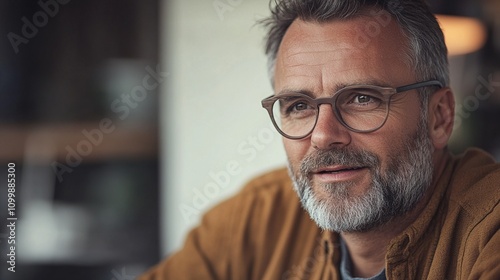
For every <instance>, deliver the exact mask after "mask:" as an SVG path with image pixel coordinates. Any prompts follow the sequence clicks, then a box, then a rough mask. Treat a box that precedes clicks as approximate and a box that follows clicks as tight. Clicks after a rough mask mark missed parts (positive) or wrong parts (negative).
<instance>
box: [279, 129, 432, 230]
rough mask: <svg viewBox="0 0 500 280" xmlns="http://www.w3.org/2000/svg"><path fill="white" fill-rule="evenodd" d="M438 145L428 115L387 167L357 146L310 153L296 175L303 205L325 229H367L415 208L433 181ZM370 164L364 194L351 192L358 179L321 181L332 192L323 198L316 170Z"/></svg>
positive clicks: (291, 172)
mask: <svg viewBox="0 0 500 280" xmlns="http://www.w3.org/2000/svg"><path fill="white" fill-rule="evenodd" d="M432 152H433V146H432V143H431V140H430V138H429V136H428V134H427V129H426V124H425V123H424V119H422V120H421V121H420V123H419V127H418V129H417V132H416V133H415V135H411V137H408V138H407V139H406V141H405V143H404V145H403V150H402V151H401V152H395V153H393V155H392V156H390V157H389V163H388V168H387V170H386V171H385V172H384V173H383V172H382V171H381V167H380V160H379V158H378V157H377V156H376V155H375V154H373V153H370V152H368V151H364V150H354V149H352V148H338V149H331V150H318V151H317V152H316V153H314V154H311V155H308V156H307V157H306V158H305V159H304V160H303V161H302V163H301V165H300V169H299V171H298V172H297V173H298V174H294V172H293V171H292V170H293V169H292V167H291V165H290V164H289V166H288V170H289V173H290V177H291V178H292V181H293V185H294V189H295V191H296V192H297V194H298V196H299V199H300V201H301V203H302V206H303V208H304V209H305V210H306V211H307V212H308V213H309V215H310V217H311V219H312V220H314V221H315V222H316V224H317V225H318V226H319V227H320V228H322V229H324V230H330V231H336V232H363V231H368V230H371V229H373V228H376V227H378V226H380V225H382V224H385V223H387V222H388V221H390V220H391V219H393V218H394V217H397V216H400V215H403V214H405V213H407V212H408V211H410V210H411V209H413V208H414V207H415V205H416V204H417V203H418V202H419V201H420V199H421V198H422V196H423V195H424V193H425V192H426V190H427V189H428V188H429V187H430V184H431V182H432V173H433V163H432ZM335 164H338V165H347V166H368V168H369V170H370V173H371V176H372V182H371V184H370V186H369V187H368V189H367V192H366V193H364V194H363V195H361V196H353V195H351V190H350V189H351V187H352V185H353V183H352V182H340V183H330V184H320V185H318V186H316V187H318V188H323V189H324V190H326V191H327V192H328V197H326V198H319V197H318V196H317V195H316V194H315V193H314V190H313V188H312V180H311V178H310V177H309V176H310V174H311V171H312V170H314V169H316V168H320V167H325V166H331V165H335Z"/></svg>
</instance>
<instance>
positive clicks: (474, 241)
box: [448, 149, 500, 279]
mask: <svg viewBox="0 0 500 280" xmlns="http://www.w3.org/2000/svg"><path fill="white" fill-rule="evenodd" d="M499 201H500V164H499V163H496V162H495V160H494V159H493V158H492V157H491V156H490V155H488V154H487V153H485V152H483V151H481V150H478V149H470V150H468V151H467V152H466V153H464V154H463V155H462V156H460V157H459V158H458V159H457V161H456V166H455V172H454V175H453V178H452V179H451V194H450V201H449V205H448V207H449V209H448V219H449V220H450V219H451V220H452V221H453V224H454V226H453V229H452V231H453V232H454V234H455V237H458V235H460V236H461V238H460V239H461V241H460V243H461V246H460V247H461V249H460V251H459V252H460V253H459V255H460V258H459V261H460V269H459V270H458V271H457V272H458V275H461V276H462V277H463V278H469V277H470V278H474V279H479V278H481V279H483V278H485V279H498V278H497V277H498V276H499V275H500V266H499V265H498V263H499V261H500V254H498V246H500V235H499V232H498V229H499V228H500V205H499ZM460 239H457V238H456V239H455V241H457V240H460ZM493 275H495V276H493Z"/></svg>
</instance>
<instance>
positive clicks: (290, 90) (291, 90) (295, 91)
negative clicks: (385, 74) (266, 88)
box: [275, 79, 393, 98]
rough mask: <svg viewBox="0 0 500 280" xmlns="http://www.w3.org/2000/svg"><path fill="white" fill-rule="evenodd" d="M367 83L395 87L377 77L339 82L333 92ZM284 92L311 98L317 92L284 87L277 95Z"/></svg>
mask: <svg viewBox="0 0 500 280" xmlns="http://www.w3.org/2000/svg"><path fill="white" fill-rule="evenodd" d="M366 85H371V86H379V87H393V86H392V85H390V84H388V83H387V82H384V81H381V80H376V79H370V80H359V81H355V82H352V83H349V84H347V83H339V84H336V85H335V90H334V92H332V93H331V94H332V95H334V94H335V93H336V92H338V91H339V90H341V89H343V88H346V87H349V86H366ZM283 94H303V95H307V96H309V97H311V98H316V94H315V93H314V92H313V91H311V90H307V89H294V88H284V89H282V90H280V92H278V93H277V94H275V96H279V95H283Z"/></svg>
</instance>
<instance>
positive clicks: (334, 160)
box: [299, 148, 380, 176]
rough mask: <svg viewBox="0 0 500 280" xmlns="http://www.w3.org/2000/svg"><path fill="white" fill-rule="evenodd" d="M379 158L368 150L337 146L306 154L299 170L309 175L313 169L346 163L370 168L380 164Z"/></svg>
mask: <svg viewBox="0 0 500 280" xmlns="http://www.w3.org/2000/svg"><path fill="white" fill-rule="evenodd" d="M379 162H380V160H379V158H378V157H377V156H376V155H375V154H373V153H370V152H368V151H366V150H357V149H353V148H335V149H329V150H318V151H316V152H314V153H311V154H309V155H308V156H306V157H305V158H304V159H303V160H302V162H301V164H300V168H299V171H300V173H301V174H302V175H303V176H304V175H305V176H307V175H308V174H310V173H311V172H312V171H314V170H316V169H319V168H324V167H327V166H332V165H346V166H353V167H368V168H370V169H373V168H375V167H376V166H378V165H379Z"/></svg>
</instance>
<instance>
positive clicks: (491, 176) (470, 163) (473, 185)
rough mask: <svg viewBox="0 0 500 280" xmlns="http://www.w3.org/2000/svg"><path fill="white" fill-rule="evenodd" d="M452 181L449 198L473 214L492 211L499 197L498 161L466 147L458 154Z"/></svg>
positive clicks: (499, 177) (499, 175)
mask: <svg viewBox="0 0 500 280" xmlns="http://www.w3.org/2000/svg"><path fill="white" fill-rule="evenodd" d="M451 185H452V186H453V187H452V190H451V197H450V199H451V200H452V202H455V203H457V204H458V205H459V206H460V207H461V208H463V209H464V210H466V211H467V212H469V213H470V214H472V215H479V216H481V214H483V215H484V214H487V213H491V212H492V211H493V209H494V208H495V207H497V206H498V203H499V201H500V164H499V163H496V162H495V160H494V159H493V158H492V157H491V156H490V155H489V154H487V153H486V152H484V151H482V150H479V149H469V150H467V151H466V152H465V153H464V154H463V155H461V156H459V157H458V160H457V162H456V167H455V172H454V176H453V178H452V181H451ZM497 211H499V210H498V209H497Z"/></svg>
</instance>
